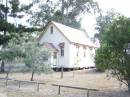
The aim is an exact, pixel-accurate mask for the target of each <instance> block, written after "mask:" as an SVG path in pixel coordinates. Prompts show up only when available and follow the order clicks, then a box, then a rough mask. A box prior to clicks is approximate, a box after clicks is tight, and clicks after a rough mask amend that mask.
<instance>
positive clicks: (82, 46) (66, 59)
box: [39, 21, 96, 68]
mask: <svg viewBox="0 0 130 97" xmlns="http://www.w3.org/2000/svg"><path fill="white" fill-rule="evenodd" d="M52 27H53V33H52ZM39 43H40V44H43V43H52V44H53V45H54V46H55V47H56V48H57V49H58V52H57V59H54V58H53V54H52V56H51V58H50V59H48V64H52V65H53V66H54V65H55V67H57V68H60V67H65V68H76V67H79V68H83V67H85V68H88V67H94V66H95V64H94V56H95V49H96V47H95V45H94V44H93V43H92V42H91V41H90V40H89V39H88V37H86V35H85V33H84V32H83V31H80V30H77V29H74V28H71V27H68V26H65V25H63V24H60V23H56V22H53V21H52V22H50V23H49V24H48V26H47V27H46V30H45V32H44V34H42V35H41V37H40V41H39ZM60 43H64V56H61V51H60V46H59V44H60Z"/></svg>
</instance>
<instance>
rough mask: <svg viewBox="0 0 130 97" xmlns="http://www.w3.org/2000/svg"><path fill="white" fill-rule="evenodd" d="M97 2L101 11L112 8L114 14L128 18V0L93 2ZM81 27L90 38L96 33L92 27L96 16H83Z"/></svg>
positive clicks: (99, 0) (129, 15) (129, 13)
mask: <svg viewBox="0 0 130 97" xmlns="http://www.w3.org/2000/svg"><path fill="white" fill-rule="evenodd" d="M95 1H97V2H98V4H99V7H100V8H102V10H104V11H107V10H108V9H111V8H113V9H114V10H115V11H116V12H119V13H121V14H123V15H125V16H127V17H130V0H95ZM81 24H82V27H83V28H84V29H86V31H87V32H88V34H89V36H90V37H92V36H93V35H94V33H95V32H96V31H95V29H94V26H95V24H96V16H92V15H84V16H83V20H82V23H81Z"/></svg>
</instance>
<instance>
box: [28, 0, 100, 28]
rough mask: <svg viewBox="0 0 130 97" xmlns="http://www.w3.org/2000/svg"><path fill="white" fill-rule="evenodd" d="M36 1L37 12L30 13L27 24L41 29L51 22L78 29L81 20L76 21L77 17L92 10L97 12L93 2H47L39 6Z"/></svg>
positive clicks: (78, 0)
mask: <svg viewBox="0 0 130 97" xmlns="http://www.w3.org/2000/svg"><path fill="white" fill-rule="evenodd" d="M38 1H39V2H38V3H37V5H39V10H38V11H35V12H34V13H31V15H32V17H31V18H30V19H29V22H30V23H31V24H32V25H34V26H40V27H43V28H44V27H45V25H46V24H47V22H48V21H51V20H54V21H56V22H60V23H62V24H65V25H68V26H71V27H74V28H80V26H81V24H80V21H81V19H77V17H78V16H79V15H80V14H81V13H85V12H89V13H90V12H92V9H97V10H98V7H97V3H96V2H93V0H58V1H50V0H47V2H46V3H45V2H44V3H43V4H41V1H40V0H38ZM35 3H36V2H35Z"/></svg>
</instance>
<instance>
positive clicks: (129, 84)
mask: <svg viewBox="0 0 130 97" xmlns="http://www.w3.org/2000/svg"><path fill="white" fill-rule="evenodd" d="M128 91H129V92H130V82H128Z"/></svg>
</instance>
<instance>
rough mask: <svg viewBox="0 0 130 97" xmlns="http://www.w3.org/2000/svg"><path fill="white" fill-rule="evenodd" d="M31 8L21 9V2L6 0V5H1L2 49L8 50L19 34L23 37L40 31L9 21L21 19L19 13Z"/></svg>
mask: <svg viewBox="0 0 130 97" xmlns="http://www.w3.org/2000/svg"><path fill="white" fill-rule="evenodd" d="M8 4H10V5H8ZM30 7H31V4H30V5H28V6H23V7H20V3H19V0H6V5H4V4H2V3H0V25H1V26H0V46H2V49H4V48H6V45H7V44H8V42H9V41H10V40H11V39H12V38H14V37H17V36H18V35H17V34H19V35H21V37H23V35H24V34H25V33H27V32H28V33H29V32H34V31H38V30H40V29H37V28H29V27H26V26H23V25H15V24H11V23H9V22H8V21H7V18H8V17H13V18H14V19H15V18H20V19H21V18H22V17H23V15H18V13H20V12H21V11H24V10H27V9H28V8H30ZM16 24H17V23H16ZM23 33H24V34H23ZM30 34H32V33H30ZM1 72H4V61H2V64H1Z"/></svg>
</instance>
